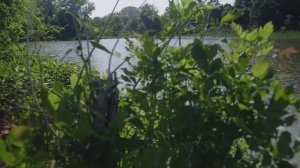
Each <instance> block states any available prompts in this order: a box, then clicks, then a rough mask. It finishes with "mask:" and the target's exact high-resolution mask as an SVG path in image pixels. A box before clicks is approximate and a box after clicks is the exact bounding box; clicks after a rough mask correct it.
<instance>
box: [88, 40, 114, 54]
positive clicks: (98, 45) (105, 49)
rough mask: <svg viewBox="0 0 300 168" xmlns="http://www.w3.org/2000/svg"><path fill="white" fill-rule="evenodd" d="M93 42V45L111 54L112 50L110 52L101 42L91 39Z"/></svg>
mask: <svg viewBox="0 0 300 168" xmlns="http://www.w3.org/2000/svg"><path fill="white" fill-rule="evenodd" d="M91 43H92V45H93V46H94V47H95V48H98V49H100V50H103V51H105V52H107V53H109V54H111V52H110V51H109V50H108V49H107V48H106V47H104V46H103V45H101V44H99V43H96V42H94V41H91Z"/></svg>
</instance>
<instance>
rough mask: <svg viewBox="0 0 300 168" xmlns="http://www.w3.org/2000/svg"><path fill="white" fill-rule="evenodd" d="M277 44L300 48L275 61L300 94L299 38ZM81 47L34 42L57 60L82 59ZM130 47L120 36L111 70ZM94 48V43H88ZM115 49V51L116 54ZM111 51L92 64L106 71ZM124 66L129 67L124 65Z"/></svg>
mask: <svg viewBox="0 0 300 168" xmlns="http://www.w3.org/2000/svg"><path fill="white" fill-rule="evenodd" d="M116 41H117V40H116V39H103V40H101V42H100V43H101V44H102V45H104V46H105V47H106V48H107V49H109V50H112V49H113V47H114V45H115V43H116ZM192 42H193V39H192V38H184V39H182V45H187V44H190V43H192ZM204 42H205V43H209V44H215V43H217V44H220V45H221V46H222V47H223V48H226V46H225V45H224V44H222V42H221V41H220V39H218V38H208V39H205V41H204ZM273 42H274V47H275V48H277V49H279V50H280V51H281V50H283V49H286V48H289V47H293V48H295V49H296V50H299V52H298V53H296V54H293V55H291V56H289V57H285V58H284V59H281V60H279V61H277V62H275V65H276V67H275V68H276V70H277V72H279V74H280V80H281V81H282V82H283V83H285V84H292V85H294V87H295V88H296V90H297V92H298V93H300V38H290V39H274V40H273ZM178 43H179V42H178V40H177V39H174V40H172V41H171V42H170V45H171V46H178V45H179V44H178ZM82 44H83V52H84V55H85V56H86V55H87V48H88V47H87V41H82ZM77 46H78V42H77V41H52V42H39V43H35V45H33V47H34V50H35V51H37V52H39V53H46V54H49V55H51V56H52V57H55V58H56V59H58V60H62V61H63V60H64V61H69V62H80V57H79V56H78V54H77V53H76V48H77ZM126 46H127V44H126V40H125V39H120V41H119V43H118V45H117V47H116V49H115V51H116V52H118V53H120V54H121V56H120V55H119V54H115V55H114V56H113V57H112V58H113V59H112V69H114V68H115V67H117V66H118V65H120V64H121V63H122V62H123V60H124V59H125V57H126V56H130V54H131V53H129V52H128V51H127V50H126V49H125V47H126ZM89 47H91V46H89ZM70 49H72V51H71V52H70V53H69V54H68V55H65V53H66V52H67V51H68V50H70ZM116 52H115V53H116ZM109 56H110V55H109V54H108V53H106V52H104V51H102V50H99V49H96V50H95V51H94V53H93V56H92V58H91V63H92V65H93V66H94V67H95V68H97V69H98V70H99V71H100V72H105V71H106V70H107V68H108V60H109ZM123 66H127V65H126V64H124V65H123Z"/></svg>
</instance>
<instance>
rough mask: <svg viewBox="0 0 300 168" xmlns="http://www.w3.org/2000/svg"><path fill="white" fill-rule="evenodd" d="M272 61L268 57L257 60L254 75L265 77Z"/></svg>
mask: <svg viewBox="0 0 300 168" xmlns="http://www.w3.org/2000/svg"><path fill="white" fill-rule="evenodd" d="M269 67H270V63H269V61H268V60H266V59H261V60H259V61H257V62H256V64H255V65H254V67H253V75H254V76H255V77H257V78H261V79H262V78H264V77H265V76H266V75H267V72H268V69H269Z"/></svg>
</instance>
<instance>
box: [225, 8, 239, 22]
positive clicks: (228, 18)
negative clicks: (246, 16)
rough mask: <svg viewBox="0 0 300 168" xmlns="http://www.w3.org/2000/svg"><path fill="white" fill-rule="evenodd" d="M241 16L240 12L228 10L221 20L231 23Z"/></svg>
mask: <svg viewBox="0 0 300 168" xmlns="http://www.w3.org/2000/svg"><path fill="white" fill-rule="evenodd" d="M240 16H241V14H240V12H237V11H235V12H228V13H227V14H226V15H225V16H224V17H223V18H222V20H221V24H225V23H229V22H231V21H234V20H236V19H237V18H239V17H240Z"/></svg>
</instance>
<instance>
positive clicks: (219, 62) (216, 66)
mask: <svg viewBox="0 0 300 168" xmlns="http://www.w3.org/2000/svg"><path fill="white" fill-rule="evenodd" d="M222 66H223V62H222V60H221V58H218V59H216V60H214V61H213V62H212V63H211V67H210V72H211V73H213V72H215V71H218V70H220V69H221V68H222Z"/></svg>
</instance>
